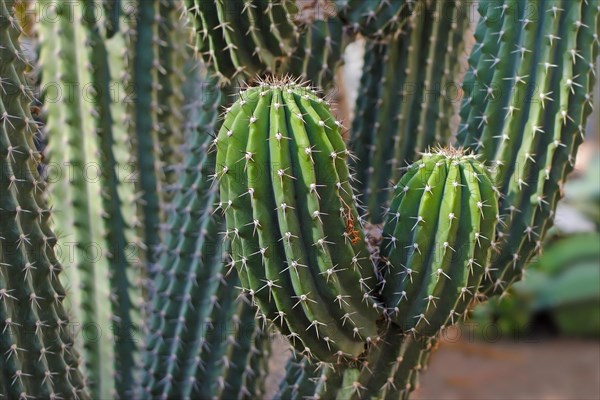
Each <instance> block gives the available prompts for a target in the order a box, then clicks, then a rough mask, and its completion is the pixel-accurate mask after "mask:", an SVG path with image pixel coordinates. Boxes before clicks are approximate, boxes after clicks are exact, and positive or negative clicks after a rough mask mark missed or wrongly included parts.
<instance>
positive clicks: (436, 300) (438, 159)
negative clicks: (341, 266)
mask: <svg viewBox="0 0 600 400" xmlns="http://www.w3.org/2000/svg"><path fill="white" fill-rule="evenodd" d="M497 215H498V212H497V197H496V194H495V192H494V186H493V184H492V181H491V179H490V177H489V175H488V173H487V171H486V170H485V167H484V166H483V165H481V164H480V163H479V162H478V161H477V158H476V157H475V156H473V155H467V154H463V153H462V151H461V150H456V149H440V150H437V151H435V152H433V153H426V154H425V155H424V156H423V158H422V160H421V161H419V162H417V163H415V164H413V165H412V166H411V167H409V168H408V170H407V172H406V174H405V176H404V177H403V178H402V180H401V181H400V182H399V183H398V184H397V185H396V188H395V191H394V198H393V200H392V204H391V207H390V210H389V212H388V216H387V220H386V224H385V227H384V232H383V236H384V237H383V243H382V244H381V259H382V262H381V268H382V276H383V280H382V281H381V293H382V298H383V300H384V302H385V304H386V306H387V307H388V309H387V311H388V316H389V317H390V318H391V319H392V320H393V321H394V322H395V323H396V324H397V325H398V326H399V327H401V328H402V329H404V330H405V332H407V333H412V334H414V335H421V336H435V335H436V334H437V333H438V332H439V331H440V330H441V329H443V328H444V327H446V326H447V325H450V324H454V323H456V322H457V321H458V319H459V316H461V315H463V314H464V312H465V310H466V308H467V307H468V305H469V304H470V303H471V300H472V299H473V298H474V296H475V294H476V293H477V291H478V289H479V286H480V284H481V280H482V278H483V276H484V274H485V268H486V266H487V265H488V263H489V259H490V255H491V254H490V253H491V245H492V243H493V242H494V230H495V227H496V220H497Z"/></svg>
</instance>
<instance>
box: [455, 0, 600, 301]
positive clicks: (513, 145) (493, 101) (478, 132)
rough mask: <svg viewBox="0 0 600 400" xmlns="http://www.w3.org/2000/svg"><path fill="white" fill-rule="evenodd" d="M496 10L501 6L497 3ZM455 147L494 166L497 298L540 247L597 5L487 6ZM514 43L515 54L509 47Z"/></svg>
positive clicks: (568, 159)
mask: <svg viewBox="0 0 600 400" xmlns="http://www.w3.org/2000/svg"><path fill="white" fill-rule="evenodd" d="M496 3H498V4H496ZM481 11H482V12H485V13H486V16H487V18H484V19H483V22H482V23H481V24H480V27H479V28H478V37H477V39H478V41H479V42H478V44H477V45H476V47H475V48H476V49H478V50H477V51H478V55H477V56H475V57H473V56H472V58H471V60H470V62H471V72H470V73H469V75H468V77H469V82H471V83H472V88H471V89H467V90H468V92H469V93H470V94H469V96H468V98H467V102H466V103H465V105H464V108H463V111H462V113H461V115H462V117H463V126H462V130H461V132H459V136H458V140H459V142H461V143H462V144H463V145H465V146H469V147H471V148H473V149H475V150H476V151H477V153H479V154H481V156H482V157H481V160H482V161H484V162H486V163H489V164H490V165H493V166H494V168H495V171H494V179H495V185H496V186H497V188H498V190H499V191H500V193H502V194H503V197H502V199H501V204H500V212H501V213H502V214H503V216H504V218H503V223H502V224H500V225H499V227H498V243H496V244H495V247H496V248H497V250H498V253H497V254H496V255H495V256H494V258H493V261H492V263H491V265H490V266H489V270H490V271H491V274H490V275H489V276H488V280H487V282H486V284H485V286H486V287H485V288H484V289H485V291H486V292H489V293H502V292H503V291H504V290H505V289H506V288H508V287H509V286H510V285H511V284H512V283H513V282H515V281H516V280H518V279H520V277H521V274H522V270H523V267H524V266H525V265H526V263H527V262H528V261H529V260H530V259H531V257H532V256H533V255H534V254H535V253H536V252H537V251H538V250H540V248H541V247H540V246H541V242H542V239H543V237H544V234H545V232H546V231H547V230H548V228H549V227H550V226H551V225H552V218H553V216H554V211H555V209H556V203H557V200H558V199H559V198H560V193H561V190H560V187H561V185H562V182H564V180H565V179H566V174H567V173H568V172H569V171H570V170H571V169H572V165H573V163H574V159H575V155H576V153H577V148H578V146H579V144H580V143H581V140H582V134H583V131H584V129H585V122H586V119H587V116H588V115H589V113H590V112H591V110H592V108H591V94H590V93H591V91H592V89H593V84H594V81H595V78H594V65H595V64H594V61H595V58H596V57H597V51H598V39H597V38H598V33H597V29H598V15H599V5H598V2H594V1H544V2H538V1H527V2H517V1H501V2H489V4H488V3H487V2H485V3H484V4H483V7H482V8H481ZM515 43H516V47H515Z"/></svg>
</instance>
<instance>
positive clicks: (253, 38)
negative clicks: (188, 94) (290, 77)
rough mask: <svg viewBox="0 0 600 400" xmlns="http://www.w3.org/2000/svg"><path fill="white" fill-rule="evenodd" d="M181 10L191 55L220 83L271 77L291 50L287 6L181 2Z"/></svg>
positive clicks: (278, 2)
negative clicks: (190, 29)
mask: <svg viewBox="0 0 600 400" xmlns="http://www.w3.org/2000/svg"><path fill="white" fill-rule="evenodd" d="M186 6H187V12H188V15H189V18H190V19H191V21H192V23H193V25H194V29H195V31H196V51H197V52H198V53H200V55H201V56H202V58H203V59H204V61H205V62H206V63H207V64H208V65H209V66H210V68H211V69H212V70H213V72H214V73H215V75H216V77H218V79H219V81H221V82H224V83H229V82H230V81H231V80H232V79H233V78H236V77H238V76H240V77H248V76H250V77H253V76H255V75H260V74H263V73H265V72H275V71H276V70H277V69H278V68H279V67H280V66H281V65H282V64H285V63H287V62H288V61H289V58H290V56H291V55H292V54H293V51H294V49H295V48H296V45H297V40H298V36H299V32H298V28H297V27H296V25H295V24H294V21H293V19H294V15H295V14H296V8H295V7H296V5H295V4H294V3H293V2H292V1H290V0H274V1H273V0H234V1H214V2H212V1H204V0H186Z"/></svg>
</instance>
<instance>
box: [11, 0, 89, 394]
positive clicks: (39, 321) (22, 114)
mask: <svg viewBox="0 0 600 400" xmlns="http://www.w3.org/2000/svg"><path fill="white" fill-rule="evenodd" d="M13 7H14V2H13V1H5V2H2V3H1V4H0V42H1V43H2V46H1V47H0V87H1V89H2V90H0V115H2V116H1V117H0V118H1V120H2V121H1V123H0V157H1V161H0V186H1V187H2V189H0V221H1V222H0V327H1V329H0V393H2V394H3V395H5V396H7V397H9V398H22V399H24V398H31V397H37V398H59V397H62V398H83V399H85V398H89V396H88V393H87V389H86V388H85V383H84V380H83V378H82V376H81V373H80V371H79V362H80V361H79V355H78V352H77V351H76V350H75V349H73V337H72V332H71V331H70V330H69V329H68V326H67V325H68V324H69V317H68V316H67V313H66V312H65V309H64V307H63V305H62V302H63V299H64V295H65V290H64V288H63V287H62V285H61V283H60V281H59V279H58V276H59V274H60V272H61V271H62V266H61V265H60V263H59V262H58V260H57V258H56V255H55V252H54V246H55V244H56V237H55V235H54V233H53V232H52V230H51V229H50V228H49V225H48V219H49V218H50V211H49V209H48V204H47V203H46V202H45V200H44V199H43V191H44V186H45V184H44V182H43V180H42V179H41V177H40V176H39V174H38V169H37V168H38V165H39V163H40V161H41V160H40V155H39V154H38V153H37V151H36V147H35V145H34V143H33V137H34V135H35V134H36V132H37V130H38V127H37V125H36V123H35V122H34V120H33V118H32V116H31V113H30V111H29V105H30V103H31V101H32V94H31V92H30V91H29V90H28V89H27V83H26V82H27V81H26V79H25V76H24V70H25V68H26V61H25V56H24V54H23V53H22V51H21V49H20V47H19V44H18V37H19V35H20V28H19V26H18V23H17V20H16V18H15V17H14V14H13V12H14V10H13Z"/></svg>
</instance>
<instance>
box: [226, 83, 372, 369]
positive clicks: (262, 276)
mask: <svg viewBox="0 0 600 400" xmlns="http://www.w3.org/2000/svg"><path fill="white" fill-rule="evenodd" d="M215 145H216V147H217V169H216V172H215V176H216V177H217V178H218V179H219V180H220V188H221V199H220V203H219V207H220V208H221V209H222V210H223V212H224V213H225V215H226V217H227V232H226V233H225V235H226V237H228V238H229V239H230V240H231V243H232V258H233V260H232V265H235V266H236V267H237V270H238V273H239V274H240V279H241V281H242V285H243V288H244V290H245V291H246V292H248V293H249V294H250V296H251V297H252V298H253V299H254V300H255V301H256V303H257V304H258V305H259V307H260V309H261V311H262V313H263V314H264V315H265V317H266V318H267V319H269V320H271V321H273V322H274V323H276V325H277V326H278V327H280V329H281V330H282V332H284V333H285V334H287V335H288V336H289V338H290V340H291V341H292V342H294V343H295V346H296V349H297V350H298V351H299V352H301V353H303V354H306V355H307V356H310V357H316V358H317V359H320V360H328V361H332V360H340V359H344V358H346V357H352V356H357V355H359V354H360V353H362V352H363V351H364V350H365V343H367V342H370V341H373V340H375V339H376V338H377V329H376V325H375V321H376V320H377V318H378V312H377V310H376V303H375V302H374V301H373V299H372V298H371V296H370V295H369V293H370V292H371V290H372V289H373V288H374V285H375V284H376V279H375V276H374V273H373V268H372V266H371V264H370V260H369V253H368V251H367V248H366V245H365V244H364V242H363V234H362V232H361V231H360V229H361V227H360V219H359V216H358V213H357V211H356V207H355V205H354V204H355V197H354V195H353V192H352V187H351V186H350V184H349V174H348V168H347V166H346V163H345V160H344V159H345V157H346V155H347V153H348V152H347V150H346V148H345V146H344V143H343V141H342V138H341V134H340V124H339V122H337V121H336V120H335V119H334V117H333V115H332V114H331V112H330V111H329V107H328V106H327V104H326V103H325V102H324V101H323V100H322V99H321V98H319V97H318V96H317V95H316V93H314V92H313V91H312V90H310V89H309V88H308V87H307V86H305V85H300V84H297V83H296V82H294V81H290V80H281V81H280V80H268V81H265V82H262V83H261V84H260V85H259V86H257V87H251V88H248V89H247V90H244V91H242V92H241V93H240V98H239V99H238V100H237V101H236V102H235V104H234V105H233V106H232V107H231V108H230V109H229V111H228V112H227V117H226V119H225V122H224V124H223V126H222V128H221V130H220V132H219V135H218V137H217V139H216V141H215Z"/></svg>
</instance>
